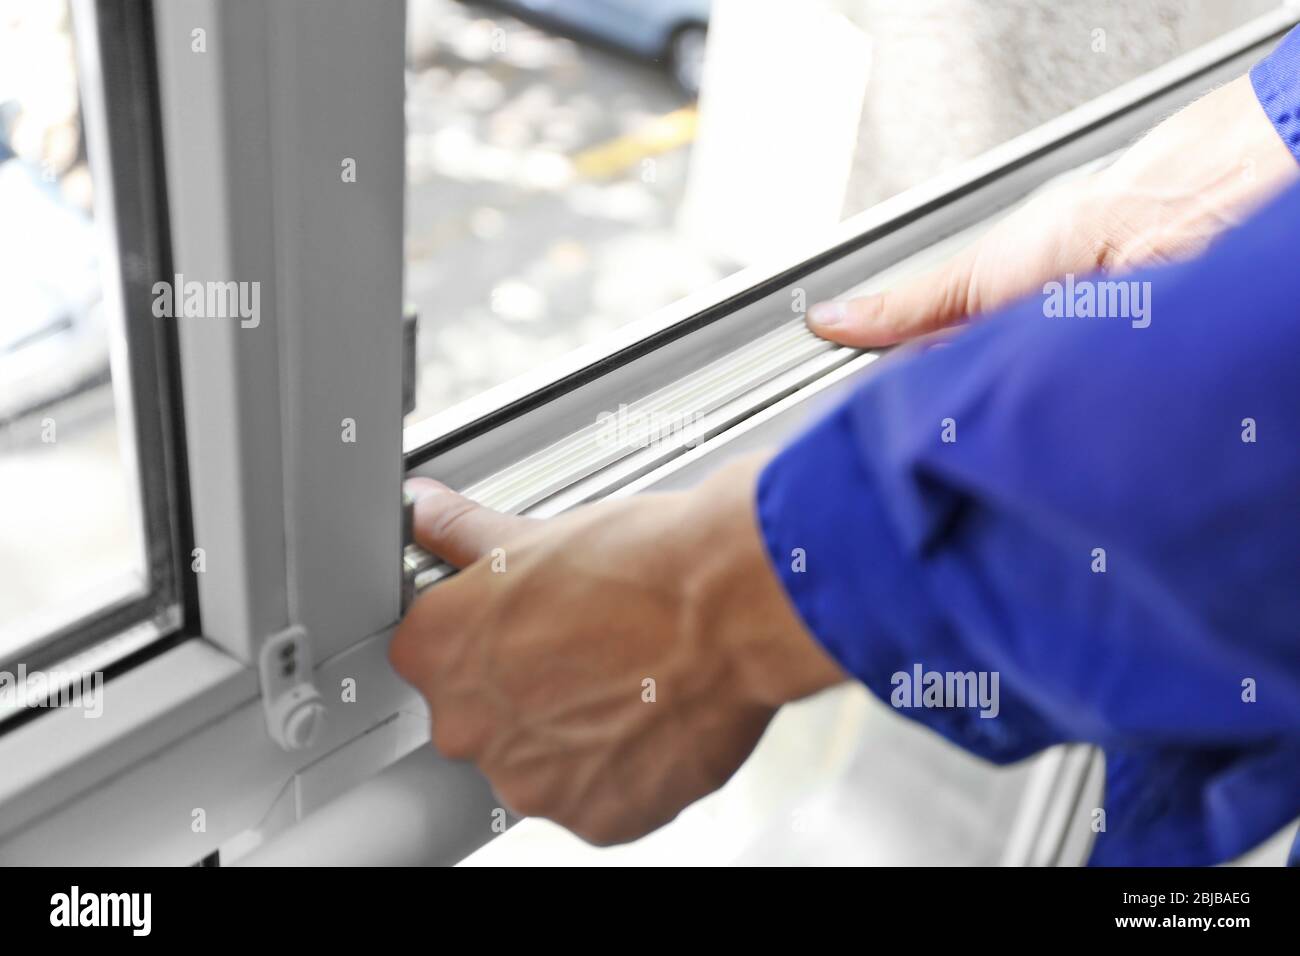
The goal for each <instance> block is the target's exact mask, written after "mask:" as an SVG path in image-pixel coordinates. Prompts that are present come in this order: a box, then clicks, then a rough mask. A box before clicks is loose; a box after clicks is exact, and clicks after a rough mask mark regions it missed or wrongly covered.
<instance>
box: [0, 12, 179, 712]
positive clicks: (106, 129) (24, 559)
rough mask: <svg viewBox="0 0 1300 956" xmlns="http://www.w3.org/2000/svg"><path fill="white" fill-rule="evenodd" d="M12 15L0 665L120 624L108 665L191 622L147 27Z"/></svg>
mask: <svg viewBox="0 0 1300 956" xmlns="http://www.w3.org/2000/svg"><path fill="white" fill-rule="evenodd" d="M0 19H3V30H2V31H0V192H3V198H0V207H2V208H3V209H4V216H3V217H2V218H0V382H3V386H2V387H0V502H2V503H0V514H2V515H3V517H2V518H0V576H2V577H3V578H4V580H5V581H6V587H5V588H4V589H3V591H2V592H0V668H8V669H10V670H12V669H13V667H14V666H16V665H17V664H18V663H21V664H23V665H25V666H26V667H28V668H33V669H34V668H37V667H48V666H50V665H52V664H54V663H56V662H62V663H63V664H64V665H67V664H68V663H69V661H68V655H70V654H73V653H75V652H81V651H83V650H85V649H87V648H90V647H92V646H94V645H96V644H97V643H98V642H100V641H103V640H104V639H105V638H108V637H110V636H113V637H114V640H113V641H112V642H110V644H107V645H100V646H99V647H97V648H96V649H95V650H94V651H93V652H92V653H89V655H88V656H83V657H82V658H81V659H80V664H79V665H78V667H77V669H79V670H80V669H88V670H100V669H103V668H105V667H108V666H109V665H111V664H112V663H113V661H115V660H116V659H118V658H120V657H122V656H124V655H126V654H129V653H131V652H133V651H136V650H138V649H140V648H141V647H142V646H144V645H145V644H146V643H148V642H149V641H150V640H152V639H153V638H156V637H157V636H159V635H160V634H163V633H166V632H167V631H170V630H173V629H175V627H176V626H177V624H178V623H179V618H180V597H179V594H180V591H179V585H178V575H177V565H176V561H177V558H178V554H177V541H178V535H179V531H180V528H179V522H178V520H177V509H176V500H177V494H178V482H177V480H176V476H175V474H174V472H173V471H172V470H171V462H172V458H171V448H172V445H173V444H174V443H175V442H176V441H178V436H177V435H176V434H175V433H174V432H173V425H174V421H173V418H172V416H171V414H170V410H169V402H168V398H169V395H170V392H169V389H170V388H171V380H170V378H169V374H168V369H167V368H166V363H165V355H166V353H165V351H164V345H165V340H166V330H164V329H159V328H157V327H155V326H154V325H153V324H152V323H151V316H150V315H149V313H148V311H147V305H146V311H141V306H142V304H144V303H146V301H147V300H144V299H142V294H143V293H144V291H145V290H146V289H147V288H148V280H149V279H150V277H151V276H152V275H153V274H154V270H155V269H158V268H159V267H160V266H161V257H162V255H163V251H164V250H163V248H162V243H161V234H162V233H161V227H160V222H161V220H160V218H159V210H158V208H157V207H156V203H157V196H156V193H155V192H154V191H153V190H152V189H151V188H150V175H151V166H150V161H151V153H150V150H151V149H152V144H151V142H150V140H149V134H150V129H149V128H148V127H144V128H141V127H139V126H136V125H135V124H134V123H133V122H132V119H133V117H132V116H131V115H130V114H129V111H128V110H127V109H126V105H127V104H130V103H131V102H133V99H134V98H136V97H138V96H139V95H140V92H139V91H140V90H142V89H144V88H145V84H146V83H147V82H148V78H147V76H146V75H145V74H144V73H143V72H142V71H143V70H144V68H145V67H144V65H143V64H142V62H141V60H140V59H139V57H138V55H133V54H135V53H137V52H138V48H139V45H141V44H143V43H144V42H146V41H147V38H146V37H143V36H138V35H137V36H134V37H133V38H132V42H133V43H134V44H135V45H134V46H133V45H132V42H125V41H123V39H122V38H123V37H124V36H128V35H129V34H128V32H127V31H128V30H130V29H134V28H135V26H136V25H135V24H134V23H128V22H127V20H128V19H129V18H128V17H127V16H126V15H124V14H121V13H118V14H111V13H110V15H109V16H108V18H107V20H106V21H105V22H104V23H102V24H101V27H100V32H94V31H93V30H91V27H90V26H88V24H90V23H91V21H89V20H88V19H86V18H84V17H83V18H80V19H78V20H77V21H76V29H75V30H74V18H73V16H72V13H71V11H70V9H69V8H68V5H67V4H66V3H63V2H53V3H50V2H32V0H7V2H6V3H4V4H3V5H2V6H0ZM101 37H102V38H104V40H105V42H107V43H108V44H109V48H110V49H112V50H113V52H114V53H115V54H116V55H115V56H114V57H112V58H111V59H108V60H103V59H101V56H100V51H101V47H100V39H101ZM109 113H112V115H113V117H114V118H113V121H112V123H111V124H109V123H106V122H105V118H106V116H107V115H109ZM91 664H93V665H94V666H90V665H91ZM0 716H10V714H9V713H8V712H5V713H3V714H0Z"/></svg>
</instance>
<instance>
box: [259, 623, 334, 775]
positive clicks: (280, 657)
mask: <svg viewBox="0 0 1300 956" xmlns="http://www.w3.org/2000/svg"><path fill="white" fill-rule="evenodd" d="M258 672H259V674H260V676H261V679H262V709H263V710H264V712H265V713H266V729H267V731H268V732H269V733H270V735H271V739H272V740H274V741H275V742H276V743H277V744H279V745H280V746H281V747H283V748H284V749H285V750H304V749H306V748H307V747H310V746H311V745H312V744H313V743H314V742H315V741H316V739H317V737H319V736H320V730H321V725H322V724H323V723H324V722H325V704H324V701H323V700H322V698H321V695H320V691H318V690H317V689H316V686H315V685H314V684H313V683H312V680H311V678H312V661H311V647H310V645H309V644H308V641H307V632H306V631H305V630H303V628H302V627H300V626H297V625H295V626H293V627H290V628H288V629H286V630H283V631H281V632H280V633H279V634H276V635H274V636H273V637H271V638H269V639H268V640H267V641H266V643H265V644H263V645H262V651H261V654H260V655H259V657H258Z"/></svg>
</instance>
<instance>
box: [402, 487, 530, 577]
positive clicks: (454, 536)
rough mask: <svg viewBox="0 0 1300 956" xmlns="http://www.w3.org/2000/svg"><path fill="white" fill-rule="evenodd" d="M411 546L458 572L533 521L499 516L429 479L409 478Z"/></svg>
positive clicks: (512, 516)
mask: <svg viewBox="0 0 1300 956" xmlns="http://www.w3.org/2000/svg"><path fill="white" fill-rule="evenodd" d="M405 487H406V491H407V493H408V494H410V495H411V497H412V498H414V499H415V522H414V525H415V527H414V532H415V543H416V544H418V545H419V546H420V547H422V548H424V549H425V550H426V551H430V552H432V553H433V554H436V555H437V556H438V557H440V558H442V559H443V560H444V561H447V562H449V563H451V564H453V565H455V566H456V567H458V568H463V567H465V566H466V565H467V564H473V563H474V562H475V561H477V560H478V559H479V558H481V557H482V556H483V555H485V554H489V553H491V551H492V549H493V548H499V547H503V546H504V545H505V543H506V542H507V541H508V540H510V539H512V538H517V537H518V536H519V535H520V533H522V532H524V531H527V530H528V528H529V527H530V526H532V525H533V524H534V523H535V521H536V519H533V518H520V517H516V516H515V515H505V514H501V513H500V512H499V511H493V510H492V509H491V508H485V507H483V506H482V505H480V504H477V503H475V502H473V501H470V500H469V499H468V498H466V497H465V496H464V495H458V494H457V493H456V492H454V491H452V490H451V489H450V488H448V487H447V486H446V485H444V484H442V483H441V482H438V481H434V480H433V479H432V478H412V479H410V480H408V481H407V482H406V485H405Z"/></svg>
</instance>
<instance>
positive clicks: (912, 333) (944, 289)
mask: <svg viewBox="0 0 1300 956" xmlns="http://www.w3.org/2000/svg"><path fill="white" fill-rule="evenodd" d="M977 254H978V253H977V247H976V246H971V247H969V248H967V249H966V250H964V251H963V252H961V253H958V254H957V256H956V257H955V258H953V259H951V260H950V261H948V262H947V263H945V264H944V265H942V266H940V267H939V268H938V269H936V270H934V271H933V272H930V273H928V274H926V275H923V276H919V277H917V278H914V279H911V280H908V281H906V282H904V283H902V284H901V285H899V286H897V287H896V288H893V289H888V290H886V291H884V292H880V293H877V294H875V295H868V296H862V297H860V298H857V299H849V300H847V301H842V302H821V303H818V304H817V305H814V306H813V307H812V308H811V309H809V310H808V327H809V328H810V329H812V331H813V332H815V333H816V334H817V335H820V336H821V337H822V338H824V339H830V340H831V341H832V342H838V343H839V344H840V345H850V346H853V347H854V348H879V347H882V346H885V345H894V344H896V343H898V342H904V341H906V340H908V339H911V338H915V337H916V336H918V335H925V334H926V333H928V332H933V331H935V330H936V329H941V328H944V327H945V326H949V325H952V324H954V323H955V322H959V321H961V320H962V319H965V318H966V317H967V314H968V310H969V308H970V304H971V302H972V301H973V299H974V296H973V295H972V290H971V284H972V280H973V270H974V263H975V259H976V256H977Z"/></svg>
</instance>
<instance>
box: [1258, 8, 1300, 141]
mask: <svg viewBox="0 0 1300 956" xmlns="http://www.w3.org/2000/svg"><path fill="white" fill-rule="evenodd" d="M1250 85H1251V86H1252V87H1253V88H1254V90H1255V96H1256V97H1257V98H1258V99H1259V105H1260V106H1262V107H1263V108H1264V112H1265V113H1266V114H1267V115H1268V119H1269V122H1270V123H1272V124H1273V128H1274V129H1276V130H1277V134H1278V135H1279V136H1281V137H1282V142H1284V143H1286V146H1287V149H1289V150H1291V155H1292V156H1294V157H1295V158H1296V161H1297V162H1300V27H1296V28H1295V29H1294V30H1292V31H1291V32H1290V33H1288V34H1287V35H1286V36H1285V37H1284V38H1283V40H1282V42H1281V43H1279V44H1278V46H1277V49H1276V50H1274V51H1273V52H1272V53H1270V54H1269V55H1268V56H1266V57H1265V58H1264V59H1262V60H1260V61H1259V62H1258V63H1256V64H1255V66H1254V68H1252V69H1251V71H1250Z"/></svg>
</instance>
